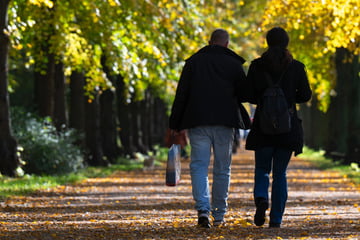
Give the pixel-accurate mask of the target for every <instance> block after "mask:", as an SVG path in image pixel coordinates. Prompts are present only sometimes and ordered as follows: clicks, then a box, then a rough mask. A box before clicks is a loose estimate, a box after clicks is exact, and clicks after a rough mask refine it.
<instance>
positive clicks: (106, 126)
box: [100, 55, 119, 163]
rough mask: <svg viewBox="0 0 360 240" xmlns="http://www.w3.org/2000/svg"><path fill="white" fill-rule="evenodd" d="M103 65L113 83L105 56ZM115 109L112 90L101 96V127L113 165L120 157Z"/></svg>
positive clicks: (104, 144)
mask: <svg viewBox="0 0 360 240" xmlns="http://www.w3.org/2000/svg"><path fill="white" fill-rule="evenodd" d="M101 65H102V67H103V70H104V72H105V74H106V76H107V78H108V79H109V81H111V82H112V83H113V82H114V81H113V78H114V76H113V75H112V74H111V72H110V69H109V68H108V67H107V65H106V57H105V55H103V56H102V57H101ZM115 109H116V106H115V92H114V91H113V90H112V89H107V90H105V91H104V92H103V93H102V94H101V95H100V110H101V112H100V125H101V137H102V147H103V152H104V155H105V156H106V158H107V159H108V160H109V161H110V162H111V163H115V160H116V158H117V156H118V155H119V147H118V145H117V126H116V110H115Z"/></svg>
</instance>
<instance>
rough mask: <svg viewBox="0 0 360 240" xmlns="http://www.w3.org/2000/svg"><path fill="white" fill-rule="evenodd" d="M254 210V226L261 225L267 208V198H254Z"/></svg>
mask: <svg viewBox="0 0 360 240" xmlns="http://www.w3.org/2000/svg"><path fill="white" fill-rule="evenodd" d="M255 204H256V212H255V217H254V222H255V225H256V226H262V225H264V223H265V213H266V210H267V209H268V208H269V203H268V200H267V199H265V198H257V199H255Z"/></svg>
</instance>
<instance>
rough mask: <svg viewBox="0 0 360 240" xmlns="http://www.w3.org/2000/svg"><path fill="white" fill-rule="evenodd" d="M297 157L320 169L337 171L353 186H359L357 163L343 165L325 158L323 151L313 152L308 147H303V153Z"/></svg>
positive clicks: (359, 174)
mask: <svg viewBox="0 0 360 240" xmlns="http://www.w3.org/2000/svg"><path fill="white" fill-rule="evenodd" d="M298 157H299V158H302V159H306V160H309V161H310V162H312V163H313V164H315V166H317V167H318V168H320V169H324V170H325V169H326V170H334V171H338V172H340V173H341V174H342V175H346V176H347V177H348V178H349V179H351V180H352V181H353V182H354V183H355V184H360V166H359V164H357V163H351V164H350V165H343V164H341V162H336V161H333V160H332V159H330V158H327V157H325V151H322V150H320V151H315V150H313V149H310V148H308V147H304V149H303V153H302V154H300V155H299V156H298Z"/></svg>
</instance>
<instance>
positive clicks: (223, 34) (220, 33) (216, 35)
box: [209, 28, 230, 47]
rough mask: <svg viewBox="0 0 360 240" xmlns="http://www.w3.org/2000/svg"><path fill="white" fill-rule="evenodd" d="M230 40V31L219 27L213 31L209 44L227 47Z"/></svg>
mask: <svg viewBox="0 0 360 240" xmlns="http://www.w3.org/2000/svg"><path fill="white" fill-rule="evenodd" d="M229 41H230V37H229V33H228V32H227V31H226V30H224V29H222V28H219V29H216V30H215V31H213V32H212V34H211V37H210V41H209V44H210V45H220V46H223V47H227V46H228V45H229Z"/></svg>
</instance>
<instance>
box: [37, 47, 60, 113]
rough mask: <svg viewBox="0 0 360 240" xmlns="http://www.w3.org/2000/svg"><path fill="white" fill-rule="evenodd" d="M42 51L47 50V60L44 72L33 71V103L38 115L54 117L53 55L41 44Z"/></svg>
mask: <svg viewBox="0 0 360 240" xmlns="http://www.w3.org/2000/svg"><path fill="white" fill-rule="evenodd" d="M43 47H44V48H43V51H44V52H47V53H48V54H47V58H48V62H47V64H46V70H45V71H46V73H45V74H43V73H42V72H41V71H40V72H39V71H35V85H34V88H35V89H34V90H35V103H36V106H37V110H38V114H39V116H40V117H51V118H52V119H53V118H54V90H55V88H54V75H55V74H54V72H55V59H54V55H53V54H51V53H49V49H48V47H47V46H43Z"/></svg>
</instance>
